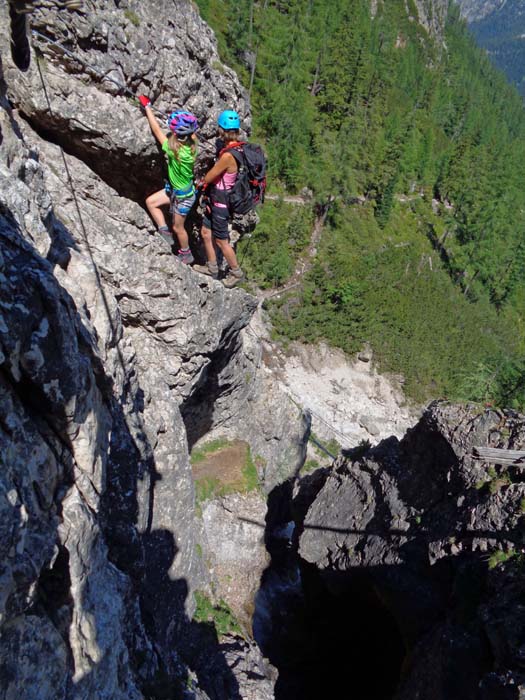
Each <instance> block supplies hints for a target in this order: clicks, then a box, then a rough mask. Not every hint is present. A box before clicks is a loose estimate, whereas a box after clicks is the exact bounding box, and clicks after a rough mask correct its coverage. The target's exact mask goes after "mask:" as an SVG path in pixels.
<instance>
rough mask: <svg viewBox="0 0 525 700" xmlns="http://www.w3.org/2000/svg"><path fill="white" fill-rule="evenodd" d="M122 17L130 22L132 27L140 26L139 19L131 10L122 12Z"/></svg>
mask: <svg viewBox="0 0 525 700" xmlns="http://www.w3.org/2000/svg"><path fill="white" fill-rule="evenodd" d="M124 17H125V18H126V19H127V20H128V21H129V22H131V24H132V25H133V26H134V27H139V26H140V19H139V16H138V15H137V13H136V12H133V10H124Z"/></svg>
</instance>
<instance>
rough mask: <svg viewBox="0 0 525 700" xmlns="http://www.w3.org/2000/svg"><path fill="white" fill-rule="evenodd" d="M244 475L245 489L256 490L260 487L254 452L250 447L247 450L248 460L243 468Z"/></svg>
mask: <svg viewBox="0 0 525 700" xmlns="http://www.w3.org/2000/svg"><path fill="white" fill-rule="evenodd" d="M242 475H243V477H244V490H245V491H255V490H257V489H258V488H259V475H258V474H257V467H256V466H255V463H254V461H253V459H252V453H251V450H250V448H249V447H248V449H247V450H246V460H245V462H244V467H243V469H242Z"/></svg>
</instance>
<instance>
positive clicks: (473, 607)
mask: <svg viewBox="0 0 525 700" xmlns="http://www.w3.org/2000/svg"><path fill="white" fill-rule="evenodd" d="M479 446H482V447H487V446H490V447H499V448H504V449H524V447H525V418H523V417H522V416H516V415H514V414H512V413H501V412H496V411H492V410H490V409H487V410H484V411H483V410H482V411H476V410H475V409H469V408H465V407H459V406H451V405H447V404H439V403H436V404H433V405H431V406H430V407H429V408H428V409H427V411H426V412H425V413H424V415H423V417H422V419H421V421H420V422H419V423H418V425H417V426H416V427H415V428H414V429H412V430H410V431H409V432H408V433H407V435H406V437H405V438H404V439H403V440H401V442H398V441H397V440H396V439H395V438H392V439H390V440H385V441H383V442H382V443H380V444H379V445H378V446H377V447H376V448H373V449H371V450H369V451H368V452H366V453H365V454H364V455H363V456H362V457H360V458H359V459H355V460H352V459H351V458H346V459H345V458H341V459H340V460H339V462H338V463H337V464H336V465H335V466H334V468H333V470H332V471H331V472H330V473H329V474H328V475H327V476H326V474H325V477H324V478H323V479H322V480H321V481H320V483H319V480H318V483H317V485H316V487H315V488H314V489H313V491H312V488H311V486H310V492H309V493H308V492H307V491H305V490H304V489H303V493H302V494H301V497H300V499H299V497H298V500H297V517H298V528H299V540H298V545H299V554H300V556H301V558H302V560H303V561H306V562H309V563H311V564H314V565H315V566H316V567H317V569H318V570H319V571H320V572H321V574H322V578H323V580H324V582H325V584H326V585H327V586H328V589H329V590H330V591H332V592H333V594H334V595H339V594H340V593H341V591H343V590H345V589H346V587H347V586H348V585H349V584H350V583H352V582H353V581H354V582H355V581H356V580H357V579H360V580H361V581H363V580H364V582H365V588H368V589H369V590H371V589H373V590H375V591H376V592H377V595H378V596H379V599H380V600H381V601H382V603H383V604H385V605H386V608H387V609H388V611H389V613H390V614H391V615H393V617H394V619H395V620H396V623H397V626H398V629H399V631H400V634H401V636H402V638H403V639H404V642H405V645H406V648H407V650H408V655H407V657H406V659H405V662H404V664H403V669H404V670H403V674H402V676H401V683H400V685H399V689H398V693H397V695H396V698H398V699H399V700H409V699H410V700H412V699H413V698H416V697H417V698H420V699H422V700H427V699H428V700H445V699H446V700H455V699H456V698H457V699H458V700H459V698H464V697H472V698H474V697H476V698H487V699H488V698H491V699H492V700H495V699H499V698H518V697H520V698H521V697H522V695H523V693H524V692H525V673H524V671H523V658H522V657H523V651H524V647H523V644H524V643H525V616H524V615H523V611H522V607H523V606H522V605H521V604H520V603H519V600H520V597H522V596H523V592H524V588H523V586H524V584H523V574H522V567H523V552H524V544H525V541H524V540H525V537H524V530H523V522H524V521H523V518H524V513H523V504H524V503H525V501H524V497H525V474H524V472H523V468H511V467H508V468H503V467H501V466H491V465H489V464H486V463H484V462H482V461H480V460H479V459H475V458H474V456H473V448H474V447H479ZM319 486H320V488H319ZM505 560H506V563H505V564H499V565H497V564H498V562H503V561H505Z"/></svg>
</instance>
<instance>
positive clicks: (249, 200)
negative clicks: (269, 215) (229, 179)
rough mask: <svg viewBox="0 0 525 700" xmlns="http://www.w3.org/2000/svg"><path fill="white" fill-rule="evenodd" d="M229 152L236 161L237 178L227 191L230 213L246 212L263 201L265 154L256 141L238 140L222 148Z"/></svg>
mask: <svg viewBox="0 0 525 700" xmlns="http://www.w3.org/2000/svg"><path fill="white" fill-rule="evenodd" d="M226 151H227V152H228V153H231V154H232V156H233V157H234V158H235V160H236V161H237V167H238V171H237V179H236V180H235V184H234V186H233V187H232V188H231V190H229V191H228V207H229V210H230V213H231V214H247V213H248V212H249V211H251V210H252V209H254V208H255V207H256V206H257V204H262V203H263V202H264V193H265V190H266V156H265V155H264V151H263V149H262V148H261V147H260V146H258V145H257V144H256V143H248V142H243V141H238V142H236V143H235V145H232V146H227V147H226V148H224V149H223V150H222V152H221V153H224V152H226Z"/></svg>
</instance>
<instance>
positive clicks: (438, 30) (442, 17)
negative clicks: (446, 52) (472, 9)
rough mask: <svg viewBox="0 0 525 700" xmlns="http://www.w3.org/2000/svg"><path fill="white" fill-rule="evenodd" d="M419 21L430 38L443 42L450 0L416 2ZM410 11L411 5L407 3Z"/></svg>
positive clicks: (422, 0)
mask: <svg viewBox="0 0 525 700" xmlns="http://www.w3.org/2000/svg"><path fill="white" fill-rule="evenodd" d="M414 5H415V7H416V10H417V14H418V16H417V18H416V19H417V21H418V22H419V24H421V26H423V27H424V28H425V29H426V30H427V32H428V33H429V35H430V36H432V37H434V38H436V39H438V41H442V39H443V33H444V30H445V21H446V19H447V13H448V6H449V0H415V2H414ZM407 10H408V11H409V14H410V10H409V3H407Z"/></svg>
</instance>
